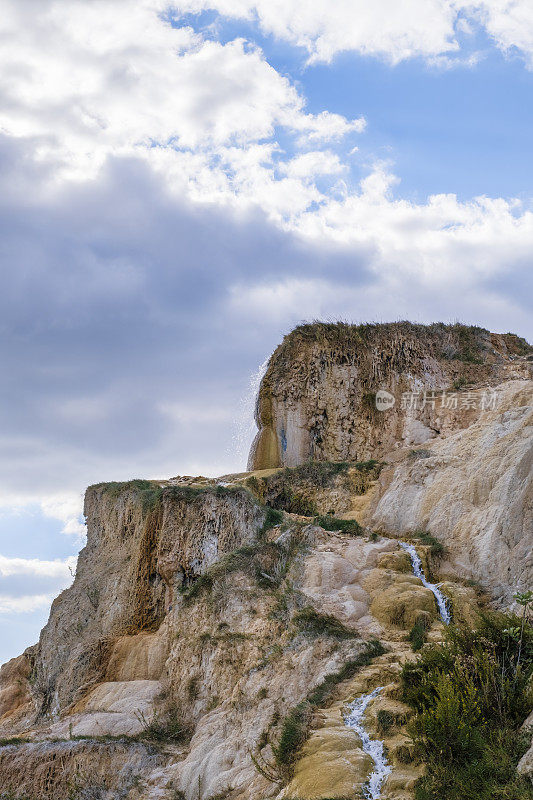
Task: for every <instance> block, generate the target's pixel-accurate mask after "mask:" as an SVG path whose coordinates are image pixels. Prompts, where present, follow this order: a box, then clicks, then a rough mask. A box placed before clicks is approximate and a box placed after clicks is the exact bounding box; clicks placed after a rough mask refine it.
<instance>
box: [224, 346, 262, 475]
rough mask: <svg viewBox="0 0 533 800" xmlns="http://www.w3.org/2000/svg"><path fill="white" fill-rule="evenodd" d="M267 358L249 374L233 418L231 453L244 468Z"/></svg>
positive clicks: (254, 428)
mask: <svg viewBox="0 0 533 800" xmlns="http://www.w3.org/2000/svg"><path fill="white" fill-rule="evenodd" d="M269 358H270V357H269ZM269 358H267V359H265V361H263V363H262V364H261V365H260V366H259V367H258V368H257V369H256V370H255V371H254V372H252V374H251V375H250V380H249V382H248V388H247V390H246V392H245V394H244V395H243V396H242V397H241V400H240V402H239V404H238V407H237V413H236V415H235V418H234V420H233V424H234V427H235V433H234V434H233V448H232V450H233V452H232V455H234V456H237V458H238V459H239V462H240V463H241V464H242V465H243V469H246V462H247V459H248V453H249V451H250V447H251V444H252V442H253V439H254V436H255V435H256V433H257V425H256V423H255V404H256V400H257V394H258V392H259V387H260V386H261V381H262V380H263V375H264V374H265V372H266V370H267V367H268V362H269Z"/></svg>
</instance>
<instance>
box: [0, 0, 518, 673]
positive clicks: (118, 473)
mask: <svg viewBox="0 0 533 800" xmlns="http://www.w3.org/2000/svg"><path fill="white" fill-rule="evenodd" d="M0 36H1V47H0V183H1V186H0V209H1V210H0V224H1V236H0V250H1V263H2V291H1V292H0V329H1V332H2V335H1V338H0V347H1V351H2V364H1V367H2V381H1V384H0V386H1V390H0V415H1V418H2V428H1V431H0V436H1V441H2V450H1V452H2V458H1V459H0V469H1V480H0V662H2V661H5V660H7V659H8V658H10V657H11V656H13V655H16V654H17V653H18V652H20V651H21V650H22V649H23V648H24V647H25V646H27V645H29V644H31V643H32V642H33V641H35V640H36V639H37V636H38V631H39V629H40V627H41V625H42V624H43V622H44V620H45V619H46V616H47V614H48V609H49V604H50V601H51V598H52V597H53V596H54V595H55V594H56V593H57V592H58V591H59V589H61V588H62V587H64V586H66V585H68V583H69V582H70V580H71V571H72V569H73V568H74V565H75V555H76V553H77V551H78V549H79V547H80V546H81V544H82V542H83V535H84V528H83V524H82V522H83V519H82V517H81V516H80V513H81V502H82V493H83V489H84V487H85V486H86V485H87V484H89V483H93V482H97V481H102V480H121V479H128V478H131V477H141V476H143V477H168V476H171V475H176V474H209V475H216V474H222V473H224V472H227V471H230V470H238V469H242V468H243V467H244V464H245V460H246V455H245V454H246V450H247V448H248V445H249V441H250V438H251V436H252V427H251V421H250V413H251V397H250V391H251V389H250V386H251V385H252V386H253V380H252V382H251V383H250V380H251V378H250V376H252V375H253V373H255V372H256V371H257V370H258V368H259V365H260V364H261V363H262V362H263V361H264V360H265V358H266V357H267V356H268V355H269V353H270V352H271V351H272V349H273V348H274V347H275V346H276V344H277V343H278V342H279V341H280V339H281V337H282V336H283V334H284V333H286V332H287V331H288V330H290V328H291V327H292V326H293V325H294V324H296V323H298V322H299V321H302V320H310V319H314V318H326V319H345V320H353V321H357V322H359V321H367V320H371V321H375V320H377V321H380V320H394V319H401V318H409V319H412V320H416V321H423V322H427V321H433V320H445V321H450V320H452V321H453V320H456V319H460V320H462V321H465V322H470V323H477V324H481V325H483V326H485V327H489V328H491V329H492V330H496V331H503V332H505V331H508V330H512V331H515V332H517V333H519V334H521V335H523V336H526V337H529V339H530V340H532V339H533V322H532V315H531V303H532V300H531V298H532V296H533V292H532V289H533V285H532V284H533V278H532V274H533V273H532V269H531V258H532V253H533V215H532V197H533V160H532V158H531V148H532V145H531V142H532V138H533V125H532V123H533V102H532V101H533V94H532V90H533V4H532V3H531V0H372V2H371V3H370V2H367V1H366V0H305V2H302V0H255V1H254V0H183V2H178V3H174V4H169V3H168V2H166V0H3V3H2V15H1V17H0Z"/></svg>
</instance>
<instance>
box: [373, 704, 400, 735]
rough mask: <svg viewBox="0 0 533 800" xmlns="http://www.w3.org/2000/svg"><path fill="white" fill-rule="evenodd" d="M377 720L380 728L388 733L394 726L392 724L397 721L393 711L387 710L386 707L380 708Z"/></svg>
mask: <svg viewBox="0 0 533 800" xmlns="http://www.w3.org/2000/svg"><path fill="white" fill-rule="evenodd" d="M377 721H378V725H379V728H380V730H382V731H383V732H384V733H386V732H387V731H389V730H390V729H391V728H392V726H393V725H394V723H395V721H396V718H395V716H394V714H393V713H392V712H391V711H386V710H385V709H384V708H380V710H379V711H378V714H377Z"/></svg>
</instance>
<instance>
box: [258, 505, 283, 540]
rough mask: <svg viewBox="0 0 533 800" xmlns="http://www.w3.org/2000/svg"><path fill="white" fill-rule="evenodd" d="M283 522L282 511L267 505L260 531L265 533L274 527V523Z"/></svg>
mask: <svg viewBox="0 0 533 800" xmlns="http://www.w3.org/2000/svg"><path fill="white" fill-rule="evenodd" d="M282 522H283V513H282V512H281V511H278V510H277V509H275V508H270V507H268V508H267V510H266V517H265V521H264V523H263V528H262V530H261V533H263V534H264V533H266V532H267V531H269V530H270V529H271V528H275V527H276V525H280V524H281V523H282Z"/></svg>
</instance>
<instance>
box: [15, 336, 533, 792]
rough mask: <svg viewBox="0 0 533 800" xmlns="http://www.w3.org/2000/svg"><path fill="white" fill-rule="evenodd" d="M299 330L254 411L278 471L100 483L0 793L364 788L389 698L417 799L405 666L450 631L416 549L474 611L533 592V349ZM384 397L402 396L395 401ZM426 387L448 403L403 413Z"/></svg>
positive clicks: (19, 694)
mask: <svg viewBox="0 0 533 800" xmlns="http://www.w3.org/2000/svg"><path fill="white" fill-rule="evenodd" d="M291 337H292V338H291ZM291 337H289V342H288V346H287V341H286V342H285V343H284V345H282V346H281V351H282V355H281V357H280V349H279V348H278V350H277V351H276V353H275V354H274V356H273V357H272V360H271V364H270V366H269V368H268V370H267V373H266V376H265V379H264V381H263V385H262V387H261V392H260V396H259V402H258V410H259V416H260V418H261V420H262V423H263V430H262V432H261V433H260V440H259V441H260V442H261V436H265V430H268V431H270V432H269V433H268V434H266V441H267V442H268V441H270V443H271V445H272V442H275V447H274V446H272V447H271V445H268V446H267V447H266V450H265V449H264V448H263V450H261V448H262V447H263V445H260V447H259V448H257V447H255V448H254V451H253V454H252V455H253V458H256V459H259V458H263V457H264V454H265V453H267V455H268V453H269V452H270V453H271V455H272V454H273V456H272V457H273V458H274V456H275V458H276V459H277V461H276V460H275V459H274V461H272V462H269V461H266V462H261V461H256V462H255V464H254V466H256V467H257V466H265V464H267V465H268V466H269V467H270V468H265V469H255V470H254V471H252V472H250V473H243V474H240V475H232V476H224V477H223V478H221V479H204V478H195V479H193V478H174V479H170V480H165V481H144V480H135V481H130V482H127V483H121V484H100V485H96V486H93V487H90V488H89V489H88V490H87V494H86V501H85V514H86V517H87V524H88V541H87V546H86V547H85V548H84V550H83V551H82V553H81V554H80V559H79V563H78V568H77V572H76V576H75V580H74V583H73V585H72V586H71V587H70V588H69V589H67V590H66V591H65V592H63V593H62V595H60V597H59V598H57V600H56V601H55V602H54V604H53V607H52V611H51V615H50V619H49V622H48V624H47V625H46V627H45V628H44V630H43V632H42V634H41V638H40V641H39V643H38V644H37V645H36V646H35V647H33V648H29V649H28V650H27V651H26V653H25V654H23V655H22V656H20V657H19V658H18V659H13V661H11V662H9V663H8V664H7V665H4V667H2V669H1V670H0V735H1V736H3V737H5V738H4V740H3V742H2V743H1V745H0V796H2V797H4V796H5V797H9V798H11V797H15V798H21V800H22V798H24V800H27V798H30V800H36V799H37V798H38V800H71V798H76V800H89V798H91V800H95V799H96V798H97V799H98V800H111V798H113V800H115V798H119V797H120V798H124V799H126V798H127V800H155V798H161V799H162V800H183V798H186V800H199V799H200V800H209V799H211V800H214V798H217V800H221V798H222V797H224V798H227V799H228V800H252V798H253V800H256V798H261V800H263V799H264V800H266V798H274V797H279V799H280V800H282V798H295V797H298V798H301V800H317V799H318V798H331V797H345V796H351V795H352V794H353V793H354V791H360V790H361V788H362V787H363V785H364V784H365V781H366V780H367V778H368V775H369V770H370V767H371V765H370V762H369V758H368V756H366V755H365V753H364V752H363V750H362V749H361V747H360V743H359V742H358V741H357V739H356V738H354V734H353V733H351V732H350V731H348V730H347V729H346V726H345V725H344V721H343V714H344V713H345V709H346V704H347V702H351V701H352V700H353V699H354V698H356V697H358V696H359V695H360V694H361V693H364V692H368V691H372V690H374V689H375V688H376V687H378V686H383V687H384V688H383V692H382V696H381V697H380V699H379V700H377V701H376V702H375V704H374V705H373V707H372V710H371V712H370V716H369V718H368V725H369V726H370V728H371V729H372V730H373V731H374V733H376V734H378V733H379V735H380V736H381V737H382V738H384V740H385V742H386V746H387V751H388V752H389V753H390V763H391V766H392V772H391V774H390V776H389V778H388V779H387V782H386V784H385V787H384V789H383V793H382V797H383V798H384V800H385V799H386V800H412V798H413V797H414V786H415V782H416V780H417V778H419V777H420V775H421V774H422V773H423V770H424V765H423V763H421V762H420V760H417V758H415V757H414V755H413V752H412V746H411V744H410V741H409V736H408V733H407V729H406V725H407V722H408V720H409V716H410V714H411V713H412V712H411V711H410V709H409V708H408V707H407V706H406V705H405V704H404V703H402V702H401V700H400V699H399V697H400V692H399V675H400V672H401V669H402V665H403V664H405V663H409V662H410V661H411V660H413V659H414V658H415V655H414V653H413V652H412V650H411V646H410V644H409V642H408V641H406V637H407V636H408V635H411V634H412V632H413V630H414V629H415V628H416V626H418V630H419V632H420V631H421V630H423V631H424V632H425V633H424V637H426V638H427V640H428V641H429V642H431V641H434V642H438V641H440V639H441V638H442V636H443V626H442V623H441V621H440V619H439V615H438V609H437V607H436V605H435V599H434V597H433V595H432V593H431V592H430V591H429V590H428V589H427V588H425V587H424V586H423V585H422V584H421V582H420V580H419V578H417V577H416V576H415V575H413V573H412V570H411V565H410V563H409V559H408V558H407V556H406V553H405V552H404V551H403V550H402V548H401V547H400V546H399V543H398V539H399V538H402V539H404V540H407V541H411V542H413V543H415V544H416V548H417V551H418V553H419V555H420V557H421V558H422V561H423V564H424V566H425V569H426V570H427V573H428V575H431V576H432V577H433V578H434V579H435V580H440V581H443V584H442V586H443V591H445V593H446V596H447V598H448V601H449V603H450V607H451V609H452V612H453V614H454V618H455V619H457V620H460V619H465V620H467V621H468V622H469V624H470V623H472V624H473V622H472V621H473V619H474V617H475V611H476V609H478V608H479V607H483V606H486V605H487V604H490V603H491V602H496V603H497V604H498V606H499V607H500V608H506V607H508V606H509V604H510V603H511V602H512V596H513V594H514V592H515V591H516V590H517V589H520V590H523V591H525V590H527V589H528V588H531V585H532V584H533V562H532V551H533V521H532V505H533V503H532V472H533V470H532V457H533V425H532V414H533V409H532V405H533V403H532V398H533V382H532V362H531V348H530V347H529V346H528V345H527V344H526V343H525V342H523V340H519V339H518V338H517V337H513V336H512V335H504V336H497V335H494V334H489V333H488V332H487V331H483V330H481V329H470V328H464V327H463V326H451V327H447V326H441V325H437V326H430V327H428V328H424V327H423V326H411V325H408V324H405V323H398V324H393V325H385V326H365V328H364V330H363V329H362V328H361V327H356V328H354V327H353V326H343V325H339V326H330V325H323V326H321V325H318V326H305V328H304V329H303V330H302V329H301V328H300V329H297V331H296V332H295V334H294V335H291ZM354 343H355V344H354ZM382 388H386V389H387V390H388V391H390V392H391V393H394V394H395V396H396V397H397V398H398V402H397V403H396V404H395V406H394V407H392V408H390V409H389V410H387V411H383V412H382V411H378V410H377V408H376V406H375V393H376V392H377V391H378V390H379V389H382ZM409 392H411V393H413V392H414V393H416V392H419V393H420V396H424V393H425V392H426V393H427V392H436V393H437V396H436V399H434V402H432V401H431V398H430V399H429V401H428V402H425V404H424V405H423V406H422V407H420V406H419V405H417V404H416V403H415V404H411V405H410V406H406V407H403V406H402V403H401V400H400V398H401V395H402V393H409ZM443 393H445V394H446V397H447V398H448V397H449V396H451V395H455V396H456V400H457V402H456V404H455V405H454V404H453V403H451V404H449V405H448V404H442V403H441V402H440V398H441V397H442V394H443ZM487 397H489V401H488V402H486V401H484V399H483V398H487ZM494 397H495V398H496V400H495V401H494ZM284 442H285V444H284ZM270 447H271V450H269V448H270ZM309 448H311V449H309ZM261 452H262V453H263V455H260V453H261ZM284 454H285V455H284ZM310 455H311V456H312V458H311V460H310V459H309V456H310ZM283 458H286V459H287V461H283ZM289 459H291V460H290V464H291V465H292V466H288V467H287V466H285V465H286V464H289ZM282 464H283V466H281V465H282ZM417 531H418V532H420V531H422V532H423V535H422V538H420V536H417V535H415V534H416V532H417ZM431 536H433V537H434V538H431ZM428 537H429V538H428ZM439 542H440V543H441V544H442V546H443V547H444V548H445V554H444V556H441V557H438V555H437V554H438V553H439V549H440V547H441V545H439ZM379 712H383V713H384V714H385V717H383V718H388V719H392V720H393V722H392V723H391V725H390V729H388V731H387V732H386V733H384V732H383V731H382V729H381V728H380V726H379V724H378V718H379ZM387 715H388V717H387ZM302 720H303V724H304V727H305V731H306V733H305V737H304V738H303V739H302V741H301V742H299V743H298V742H297V744H298V746H297V747H293V749H292V750H290V748H288V750H287V753H288V754H287V753H285V752H284V751H283V748H282V746H281V745H282V742H283V736H284V735H285V734H286V732H287V730H289V731H290V730H293V731H294V730H295V729H296V730H299V728H298V725H296V723H297V722H298V721H300V722H301V721H302ZM298 724H299V723H298ZM295 725H296V728H295V727H294V726H295ZM291 726H293V727H292V728H291ZM293 744H294V743H293ZM284 759H285V760H284ZM532 759H533V750H532V751H530V753H529V755H526V756H524V758H523V759H522V761H521V764H522V771H523V772H524V774H529V773H531V764H532V763H533V761H532ZM2 793H3V794H2Z"/></svg>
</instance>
